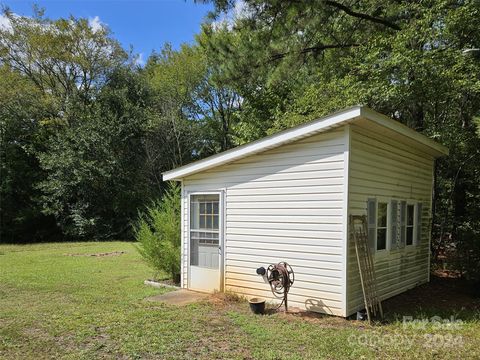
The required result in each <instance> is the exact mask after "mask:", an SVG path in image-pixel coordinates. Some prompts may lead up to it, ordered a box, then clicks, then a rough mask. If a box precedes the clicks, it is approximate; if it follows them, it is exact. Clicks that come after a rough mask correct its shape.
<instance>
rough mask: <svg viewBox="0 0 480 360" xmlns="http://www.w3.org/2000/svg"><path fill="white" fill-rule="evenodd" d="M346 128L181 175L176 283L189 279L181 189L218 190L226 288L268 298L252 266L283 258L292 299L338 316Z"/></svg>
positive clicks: (341, 309) (341, 300)
mask: <svg viewBox="0 0 480 360" xmlns="http://www.w3.org/2000/svg"><path fill="white" fill-rule="evenodd" d="M346 134H347V133H346V132H345V128H344V127H342V128H338V129H335V130H331V131H329V132H327V133H323V134H320V135H315V136H312V137H309V138H306V139H303V140H298V141H296V142H294V143H291V144H288V145H283V146H281V147H278V148H275V149H272V150H268V151H265V152H263V153H260V154H257V155H252V156H249V157H247V158H245V159H242V160H238V161H236V162H233V163H231V164H227V165H222V166H220V167H217V168H214V169H212V170H208V171H204V172H201V173H198V174H194V175H192V176H189V177H186V178H184V179H183V197H182V199H183V200H182V205H183V239H184V241H183V247H182V249H183V260H182V286H183V287H188V286H189V283H188V281H189V279H188V271H187V270H188V267H187V261H188V216H187V215H188V196H187V194H188V192H198V191H216V190H223V191H224V194H225V199H226V201H225V204H226V219H225V224H226V229H225V244H224V245H225V273H224V285H225V290H227V291H233V292H236V293H239V294H241V295H245V296H247V297H253V296H262V297H265V298H267V299H268V300H270V301H274V300H275V299H273V298H272V295H271V292H270V287H269V285H268V283H266V282H265V280H264V279H263V278H262V277H261V276H259V275H257V274H256V273H255V270H256V269H257V268H258V267H260V266H264V267H267V266H268V265H269V264H272V263H277V262H279V261H287V262H288V263H290V264H291V266H292V267H293V269H294V270H295V284H294V286H293V287H292V289H291V292H290V294H289V305H290V306H295V307H300V308H303V309H309V310H314V311H319V312H324V313H328V314H334V315H344V313H345V302H344V298H345V292H346V288H345V281H346V274H345V271H344V268H345V267H346V264H345V256H344V254H345V251H344V246H345V245H344V244H345V242H344V238H345V236H344V235H345V230H346V229H345V227H344V226H343V213H344V211H345V206H344V205H345V204H344V201H346V197H345V194H346V192H345V191H344V190H345V189H344V185H345V179H344V174H345V169H344V166H345V158H348V148H347V146H348V142H347V141H346V139H347V138H348V137H346V136H345V135H346ZM347 135H348V134H347Z"/></svg>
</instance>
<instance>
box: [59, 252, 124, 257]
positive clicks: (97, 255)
mask: <svg viewBox="0 0 480 360" xmlns="http://www.w3.org/2000/svg"><path fill="white" fill-rule="evenodd" d="M123 254H126V251H111V252H106V253H96V254H64V255H65V256H93V257H102V256H119V255H123Z"/></svg>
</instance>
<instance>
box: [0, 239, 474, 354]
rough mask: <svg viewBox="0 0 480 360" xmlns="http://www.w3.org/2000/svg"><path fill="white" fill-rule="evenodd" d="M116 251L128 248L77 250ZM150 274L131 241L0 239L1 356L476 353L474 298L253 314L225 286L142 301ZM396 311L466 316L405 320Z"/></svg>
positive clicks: (148, 293)
mask: <svg viewBox="0 0 480 360" xmlns="http://www.w3.org/2000/svg"><path fill="white" fill-rule="evenodd" d="M114 251H118V252H124V253H118V254H114V255H112V256H83V255H81V254H84V255H85V254H87V255H88V254H99V253H107V252H114ZM72 255H75V256H72ZM151 275H152V272H151V271H150V270H149V269H148V268H147V267H146V266H145V265H144V264H143V262H142V261H141V259H140V258H139V256H138V254H137V253H136V251H135V249H134V247H133V245H132V244H131V243H126V242H108V243H107V242H102V243H62V244H40V245H1V246H0V358H4V359H15V358H35V359H41V358H66V359H69V358H71V359H78V358H85V359H92V358H115V359H118V358H120V359H122V358H125V359H135V358H142V359H143V358H147V359H150V358H160V359H163V358H165V359H212V358H218V359H236V358H238V359H311V358H322V359H337V358H365V359H370V358H375V357H378V358H387V359H388V358H392V359H398V358H435V359H459V358H463V359H470V358H471V359H473V358H480V320H479V319H480V313H479V311H478V308H476V307H471V306H469V305H470V304H469V302H468V301H469V300H468V298H466V300H465V299H464V302H463V304H457V303H451V304H447V305H448V306H443V307H442V306H437V305H438V304H440V305H441V302H440V300H441V299H439V297H441V296H442V294H436V295H435V296H434V297H435V298H433V296H432V298H431V299H423V298H425V296H423V298H421V299H419V300H418V301H417V300H415V293H413V292H411V294H410V295H409V296H410V297H408V296H404V297H403V298H399V297H397V299H396V300H395V299H394V300H393V301H392V303H391V304H390V305H389V303H388V302H387V304H385V308H386V310H387V312H388V316H389V317H388V320H387V321H386V322H385V323H384V324H378V325H377V326H374V327H369V326H368V325H367V324H365V323H364V322H358V321H348V320H344V319H340V318H335V317H330V316H306V315H300V314H287V315H285V314H281V313H277V314H273V315H265V316H255V315H253V314H251V313H250V312H249V309H248V304H247V303H246V302H244V301H242V300H231V299H230V297H228V296H220V295H217V296H212V297H211V298H210V299H208V300H205V301H203V302H201V303H198V304H194V305H189V306H186V307H175V306H167V305H164V304H161V303H156V302H150V301H145V298H146V297H148V296H151V295H155V294H158V293H160V292H162V291H166V290H159V289H154V288H151V287H147V286H145V285H143V281H144V280H145V279H146V278H148V277H151ZM407 295H408V294H407ZM417 295H418V293H417ZM402 299H403V300H402ZM408 299H414V301H408ZM422 301H423V303H422ZM450 301H453V300H450ZM473 301H474V300H473V299H472V302H473ZM430 303H431V306H428V304H430ZM425 304H427V306H426V305H425ZM399 314H402V315H409V316H412V317H413V318H415V319H420V318H425V317H431V316H433V315H437V316H440V317H441V318H450V316H452V315H453V316H456V317H457V318H458V319H462V320H463V323H461V324H457V326H454V327H453V328H452V326H451V325H450V326H447V325H443V326H438V324H435V323H430V324H425V326H417V327H413V326H407V327H405V326H403V325H402V321H401V315H399ZM396 319H399V320H396Z"/></svg>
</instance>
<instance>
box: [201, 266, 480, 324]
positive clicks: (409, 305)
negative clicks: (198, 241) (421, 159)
mask: <svg viewBox="0 0 480 360" xmlns="http://www.w3.org/2000/svg"><path fill="white" fill-rule="evenodd" d="M474 291H475V289H474V286H472V283H469V282H467V281H465V280H463V279H460V278H458V276H457V274H445V273H443V274H440V276H437V275H436V274H435V275H432V277H431V281H430V283H428V284H424V285H421V286H418V287H416V288H414V289H412V290H409V291H407V292H404V293H402V294H400V295H397V296H395V297H393V298H390V299H388V300H386V301H384V302H382V304H383V309H384V313H385V315H386V317H387V318H390V317H392V316H394V315H396V314H400V315H413V314H414V313H415V312H419V311H420V312H421V311H426V310H428V311H430V312H432V311H433V312H436V311H438V312H444V313H450V314H461V315H460V316H462V315H464V316H467V317H469V316H474V314H478V316H480V298H476V297H475V296H474ZM205 301H208V302H209V303H211V304H213V305H214V306H215V307H216V308H217V310H218V311H226V310H235V311H239V312H242V313H246V312H250V309H249V305H248V302H247V301H246V299H245V298H243V297H241V296H239V295H236V294H229V293H226V294H224V293H216V294H213V295H211V296H209V297H208V298H207V299H206V300H205ZM282 310H283V307H282V308H281V309H279V310H275V307H273V306H268V304H267V308H266V310H265V315H264V316H278V317H279V318H282V319H285V320H292V321H294V320H302V321H307V322H311V323H315V324H318V325H319V326H321V327H325V328H358V329H364V328H369V327H370V325H369V324H368V323H367V322H365V321H358V320H346V319H344V318H341V317H337V316H330V315H325V314H320V313H315V312H311V311H306V310H301V309H298V308H290V309H289V311H288V313H285V312H284V311H282ZM465 312H468V314H466V313H465ZM469 314H470V315H469Z"/></svg>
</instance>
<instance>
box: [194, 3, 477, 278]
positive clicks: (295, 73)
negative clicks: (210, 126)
mask: <svg viewBox="0 0 480 360" xmlns="http://www.w3.org/2000/svg"><path fill="white" fill-rule="evenodd" d="M213 2H214V3H215V5H216V12H215V13H213V14H212V16H213V17H214V18H216V19H217V20H218V19H219V18H222V16H224V12H225V11H227V12H230V13H232V12H234V3H233V2H229V1H223V0H221V1H213ZM244 7H245V11H244V12H243V15H242V16H237V18H236V19H234V21H233V23H232V24H230V26H229V27H224V28H221V29H218V27H216V26H204V32H205V34H206V38H205V39H204V42H207V43H208V44H209V49H210V51H211V52H212V53H214V54H215V56H216V57H217V58H218V62H219V63H220V64H221V65H220V66H221V67H222V68H223V69H225V73H226V76H227V77H228V78H229V79H230V81H231V83H232V84H234V86H235V87H236V89H238V90H239V93H240V96H242V97H243V98H244V102H243V104H242V107H243V108H246V109H249V111H248V114H249V116H250V118H249V119H248V120H246V119H244V118H243V117H242V114H241V115H240V117H241V118H242V120H244V121H242V122H241V129H248V128H249V126H248V124H257V123H261V122H262V123H264V124H265V123H266V124H269V125H267V128H266V132H267V133H273V132H276V131H278V130H281V129H284V128H288V127H291V126H293V125H297V124H300V123H303V122H305V121H308V120H311V119H314V118H316V117H319V116H321V115H324V114H326V113H329V112H332V111H334V110H338V109H341V108H344V107H347V106H351V105H355V104H366V105H369V106H371V107H372V108H374V109H376V110H378V111H380V112H382V113H385V114H387V115H389V116H391V117H393V118H395V119H397V120H398V121H400V122H402V123H404V124H406V125H408V126H409V127H411V128H414V129H415V130H417V131H420V132H423V133H424V134H425V135H427V136H430V137H432V138H434V139H435V140H437V141H439V142H441V143H443V144H445V145H446V146H448V148H449V149H450V156H449V157H448V158H442V159H440V160H439V161H438V162H437V166H436V183H435V198H434V205H435V206H434V210H435V212H434V219H433V227H432V229H433V253H434V256H435V255H436V254H437V252H438V250H439V249H441V248H445V247H451V246H453V247H457V248H458V249H463V250H461V252H462V254H463V255H465V254H467V253H469V251H470V250H471V251H473V252H474V253H475V254H477V255H475V256H474V257H473V258H478V257H479V255H480V252H479V251H478V246H477V245H476V244H478V243H479V242H480V233H479V232H478V230H476V229H479V228H480V222H479V218H480V214H479V210H478V209H480V203H479V198H480V188H479V185H478V184H479V183H480V150H479V149H480V136H479V132H478V120H475V119H476V118H478V116H479V114H480V78H479V76H478V74H480V52H478V50H476V51H475V50H473V51H470V50H468V49H478V48H480V32H479V31H476V29H477V28H478V16H479V14H480V3H479V2H478V1H462V2H452V1H449V0H442V1H422V2H406V1H402V2H384V1H379V0H368V1H362V2H358V1H349V0H347V1H342V2H337V1H323V0H316V1H289V0H287V1H283V0H267V1H265V0H246V1H244ZM219 33H221V34H222V35H219ZM219 39H220V40H219ZM252 87H253V89H252ZM252 93H253V94H255V96H256V97H257V98H259V99H262V101H263V99H265V98H269V99H271V101H269V102H265V104H266V105H267V106H264V105H263V102H255V101H254V100H253V99H252V98H251V96H249V94H252ZM271 93H274V94H277V95H278V96H276V97H275V96H274V97H271V96H268V95H269V94H271ZM266 107H268V108H266ZM252 108H253V109H254V110H252ZM256 114H258V115H259V116H260V117H261V118H259V119H255V115H256ZM252 118H253V119H252ZM467 249H469V250H468V251H467ZM459 251H460V250H459ZM465 256H466V255H465ZM469 257H470V258H472V256H470V255H469ZM469 268H470V269H472V267H469Z"/></svg>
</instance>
